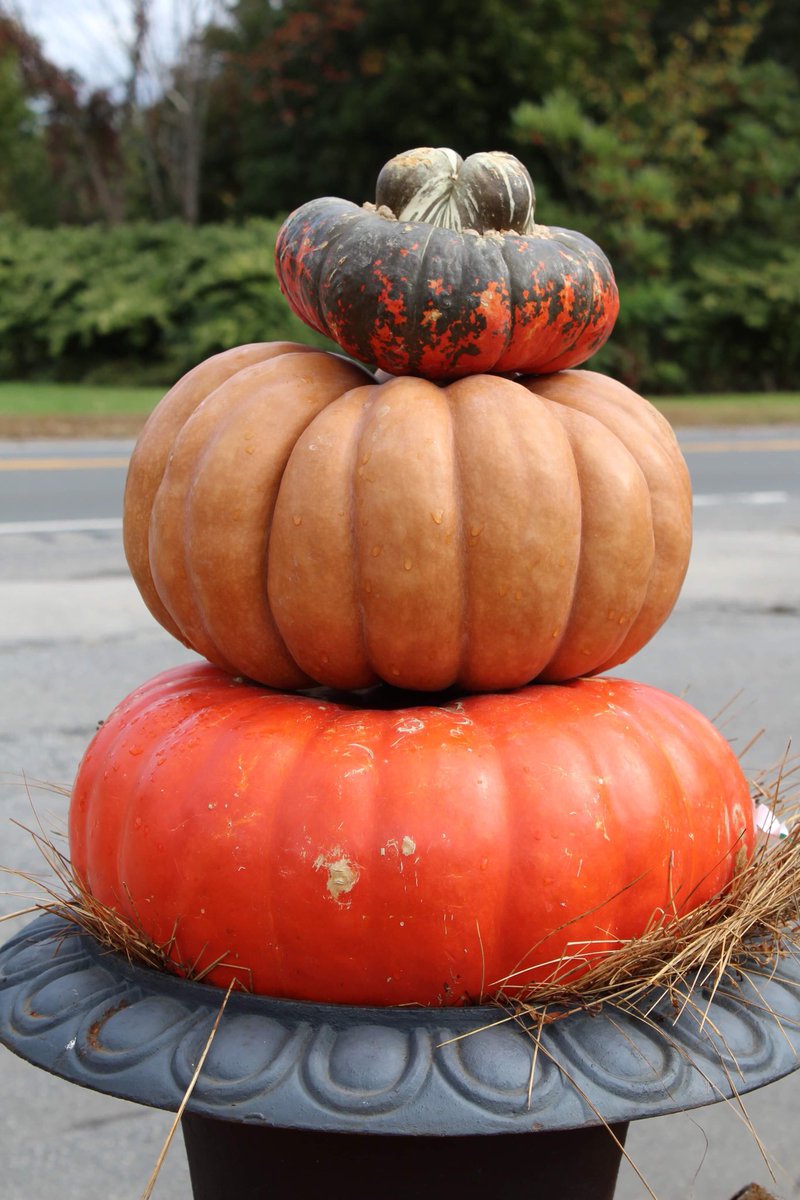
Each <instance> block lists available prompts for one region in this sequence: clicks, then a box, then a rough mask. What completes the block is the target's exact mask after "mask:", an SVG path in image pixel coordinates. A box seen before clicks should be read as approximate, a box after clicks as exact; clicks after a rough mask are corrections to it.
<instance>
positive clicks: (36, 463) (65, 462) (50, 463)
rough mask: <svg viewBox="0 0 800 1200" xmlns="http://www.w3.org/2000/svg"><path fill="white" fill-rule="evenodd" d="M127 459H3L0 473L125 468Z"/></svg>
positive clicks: (0, 464) (0, 461)
mask: <svg viewBox="0 0 800 1200" xmlns="http://www.w3.org/2000/svg"><path fill="white" fill-rule="evenodd" d="M127 465H128V459H127V457H119V458H4V459H0V471H91V470H98V469H100V468H103V469H106V470H107V469H108V468H109V467H127Z"/></svg>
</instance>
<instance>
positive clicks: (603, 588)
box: [532, 393, 655, 680]
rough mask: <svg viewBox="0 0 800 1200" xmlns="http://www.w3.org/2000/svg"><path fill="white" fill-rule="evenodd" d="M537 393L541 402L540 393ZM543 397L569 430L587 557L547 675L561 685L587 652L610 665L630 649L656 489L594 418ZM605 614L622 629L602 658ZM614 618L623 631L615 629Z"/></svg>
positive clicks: (647, 572)
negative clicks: (589, 500) (625, 644)
mask: <svg viewBox="0 0 800 1200" xmlns="http://www.w3.org/2000/svg"><path fill="white" fill-rule="evenodd" d="M532 395H536V396H537V399H539V397H538V393H532ZM540 399H541V403H543V404H544V405H546V406H547V408H548V410H549V411H550V412H551V413H552V415H553V417H554V419H555V420H557V421H558V422H559V424H561V425H562V427H563V428H564V431H565V433H566V435H567V438H568V440H569V443H570V450H571V453H572V456H573V458H574V460H575V464H576V471H577V474H578V479H579V482H580V488H579V498H580V503H581V517H580V527H581V533H580V556H579V559H578V564H577V569H576V578H575V586H574V590H573V594H572V602H571V606H570V610H569V613H568V614H567V617H566V620H565V622H564V626H563V629H562V632H561V636H560V637H559V639H558V641H557V643H556V645H555V647H554V650H553V654H552V656H551V658H550V660H549V661H548V663H547V665H546V667H545V668H544V670H543V671H542V673H541V676H540V678H541V679H543V680H558V679H566V678H575V677H577V676H580V675H584V674H585V673H586V670H587V667H588V664H587V662H586V660H585V658H583V660H582V657H581V655H582V653H583V654H590V655H591V656H592V657H593V658H594V659H595V661H596V660H597V659H598V656H599V658H600V660H601V661H604V660H605V659H607V658H609V657H610V656H611V655H613V654H614V652H615V651H616V650H617V649H618V648H619V646H620V645H621V644H622V642H623V641H624V639H625V638H626V636H627V635H628V632H629V631H630V629H631V627H632V626H633V624H634V622H635V621H636V619H637V618H638V616H639V614H640V612H641V609H642V606H643V604H644V602H645V598H646V595H647V589H648V586H649V580H650V576H651V574H652V569H653V562H654V559H655V540H654V537H653V531H652V512H651V506H650V491H649V488H648V486H647V481H646V479H645V477H644V474H643V472H642V470H641V467H640V466H639V464H638V462H637V461H636V458H635V457H634V455H633V454H631V452H630V451H629V449H628V448H627V447H626V446H624V445H623V444H622V443H621V442H620V440H619V439H618V438H616V437H615V436H614V435H613V434H612V432H611V431H610V430H609V429H607V427H606V426H604V425H603V423H602V422H601V421H598V420H597V419H596V418H595V417H594V416H592V415H590V414H589V413H584V412H581V411H579V410H574V409H568V408H566V407H565V406H563V405H559V404H558V403H556V402H555V401H551V400H547V399H546V398H544V397H541V398H540ZM598 443H599V445H598ZM602 489H605V495H603V491H602ZM637 491H638V493H639V494H638V495H637V494H635V493H636V492H637ZM632 493H633V494H632ZM587 494H590V495H591V496H592V503H591V505H587V503H586V496H587ZM615 555H616V561H615V559H614V556H615ZM623 585H624V586H623ZM601 612H602V614H603V621H604V625H603V628H605V629H606V630H608V629H609V628H612V629H613V631H614V632H613V636H612V637H610V638H609V636H608V634H606V637H605V642H606V646H605V650H604V652H602V653H601V652H600V650H599V648H598V642H599V641H600V637H601V635H600V632H599V625H598V620H599V617H600V614H601ZM612 621H613V622H616V627H614V626H611V625H610V622H612ZM582 629H583V630H584V632H581V630H582ZM587 641H588V643H589V648H588V649H585V650H583V651H582V650H581V645H580V643H581V642H583V643H584V645H585V644H586V642H587Z"/></svg>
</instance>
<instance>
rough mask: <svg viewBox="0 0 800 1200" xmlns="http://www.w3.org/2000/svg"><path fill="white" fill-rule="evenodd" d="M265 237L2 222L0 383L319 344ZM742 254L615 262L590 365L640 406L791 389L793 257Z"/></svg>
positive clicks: (164, 379) (268, 229)
mask: <svg viewBox="0 0 800 1200" xmlns="http://www.w3.org/2000/svg"><path fill="white" fill-rule="evenodd" d="M277 229H278V222H277V221H266V220H256V219H253V220H249V221H247V222H246V223H244V224H241V225H233V224H229V225H205V226H201V227H200V228H196V229H193V228H190V227H189V226H186V225H183V224H180V223H179V222H165V223H161V224H147V223H139V224H134V225H127V226H122V227H119V228H114V229H106V228H102V227H99V226H93V227H90V228H77V227H74V226H69V227H61V228H59V229H54V230H44V229H33V228H28V227H27V226H24V225H22V224H20V223H18V222H16V221H15V220H14V219H12V218H8V217H0V378H3V379H30V380H61V381H81V382H88V383H114V384H118V383H131V384H159V385H168V384H171V383H172V382H174V380H175V379H176V378H178V377H179V376H180V375H181V374H183V373H184V372H185V371H187V370H189V368H190V367H192V366H194V365H195V364H196V363H197V362H200V361H201V360H202V359H204V358H207V357H208V356H209V355H210V354H215V353H216V352H217V351H219V350H224V349H227V348H228V347H230V346H234V345H237V344H242V343H245V342H252V341H271V340H274V339H282V338H287V339H290V340H293V341H304V342H307V343H311V344H314V345H322V346H324V345H328V346H329V345H330V343H328V342H326V341H325V340H324V339H323V338H321V337H319V336H318V335H316V334H314V333H312V332H311V330H309V329H307V328H306V326H305V325H303V324H302V322H300V321H299V320H298V319H297V318H296V317H294V316H293V315H292V313H291V312H290V311H289V307H288V305H287V304H286V301H285V300H284V299H283V297H282V296H281V294H280V290H279V288H278V284H277V280H276V278H275V271H274V267H273V260H272V255H273V247H274V244H275V235H276V233H277ZM588 232H589V233H592V232H593V231H592V230H588ZM751 257H753V256H751ZM754 257H756V259H757V260H758V262H759V266H758V267H756V266H754V265H753V264H752V262H751V261H749V260H748V261H746V262H741V261H737V254H736V248H735V247H734V248H732V249H731V252H730V254H729V255H728V257H727V258H725V257H723V256H722V255H721V254H718V255H716V256H712V255H710V254H709V256H708V257H707V258H705V259H698V261H696V262H695V263H693V264H692V267H691V270H690V271H689V272H688V273H687V277H686V278H685V279H680V280H674V279H672V278H671V277H670V276H667V277H666V278H665V277H662V278H658V276H657V275H652V274H651V275H648V274H647V273H646V272H641V273H639V274H637V275H636V279H635V280H634V279H626V278H625V270H624V263H623V264H621V265H622V266H623V272H622V275H621V278H620V280H619V282H620V290H621V295H622V308H621V313H620V318H619V321H618V323H617V326H616V329H615V331H614V333H613V334H612V337H611V340H610V342H609V343H608V345H607V346H606V347H604V348H603V350H601V352H600V354H599V355H598V356H597V358H596V359H594V360H592V364H591V365H592V366H593V367H594V368H595V369H597V370H606V371H608V372H610V373H611V374H613V375H615V376H616V377H617V378H621V379H624V380H625V381H626V382H627V383H629V384H631V386H633V387H637V388H639V389H640V390H642V391H644V392H650V393H652V394H655V393H659V392H661V393H664V392H667V393H673V394H674V393H680V392H700V391H704V392H714V391H722V392H724V391H730V392H741V391H746V392H753V391H759V390H761V389H774V388H778V389H781V388H784V389H786V388H788V389H793V388H796V384H797V376H798V373H800V336H798V333H797V329H798V320H800V251H799V250H798V249H797V248H796V247H781V246H780V245H769V246H765V247H763V248H762V249H761V252H760V253H759V254H758V255H755V256H754ZM614 258H615V256H614V254H613V253H612V261H613V260H614Z"/></svg>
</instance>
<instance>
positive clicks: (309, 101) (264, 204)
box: [205, 0, 577, 214]
mask: <svg viewBox="0 0 800 1200" xmlns="http://www.w3.org/2000/svg"><path fill="white" fill-rule="evenodd" d="M574 2H575V3H577V0H574ZM572 5H573V0H522V3H520V0H483V2H482V3H481V4H470V5H464V4H463V3H462V2H461V0H439V3H438V4H437V6H436V13H435V19H432V17H431V9H430V4H429V3H428V0H406V2H405V3H403V4H401V5H387V4H386V3H385V0H286V2H285V3H283V4H281V5H270V4H265V3H263V0H236V2H235V3H233V4H232V6H231V10H230V15H231V24H230V27H229V28H227V29H224V30H219V31H218V32H217V33H216V34H215V35H214V40H215V44H216V45H217V46H218V47H219V48H220V51H221V52H222V54H223V64H222V66H221V69H220V74H219V77H218V78H217V80H216V81H215V87H214V91H213V95H212V103H211V117H210V130H209V139H210V145H209V178H208V189H207V191H206V193H205V199H206V205H207V207H206V211H207V212H208V213H217V214H222V213H223V212H225V211H234V212H237V213H246V212H262V213H274V212H277V211H281V210H284V211H285V210H286V209H288V208H292V207H294V206H295V205H297V204H299V203H301V202H302V201H304V200H306V199H308V198H309V197H311V196H315V195H324V194H326V193H327V194H334V195H341V196H345V197H347V198H349V199H352V200H356V201H361V200H365V199H369V198H370V195H371V192H372V189H373V187H374V182H375V178H376V175H377V172H378V170H379V169H380V167H381V165H382V164H383V163H384V162H385V161H386V160H387V159H388V158H390V157H392V155H394V154H396V153H398V152H399V151H401V150H407V149H409V148H410V147H412V146H415V145H450V146H453V147H454V148H455V149H457V150H458V151H459V152H460V153H462V154H469V153H472V152H473V151H475V150H486V149H511V148H512V140H511V130H510V123H509V114H510V112H511V109H512V107H514V105H515V104H516V103H518V102H519V101H521V100H522V99H523V98H525V97H526V96H529V95H530V86H531V80H532V79H536V80H538V81H541V83H542V85H545V86H547V85H550V84H552V83H553V82H554V79H555V76H554V74H553V67H552V64H551V63H550V59H549V51H548V44H549V36H550V33H549V28H548V26H549V24H552V23H555V24H556V25H558V24H559V23H561V24H563V22H564V14H565V12H568V11H569V9H570V8H571V6H572ZM521 10H522V12H523V13H524V12H525V11H526V10H530V11H534V10H535V11H536V13H537V14H538V17H539V18H540V19H537V21H535V22H534V21H529V20H525V19H524V17H521ZM545 29H547V30H548V32H547V34H545V33H544V30H545ZM532 64H536V65H535V67H534V66H533V65H532Z"/></svg>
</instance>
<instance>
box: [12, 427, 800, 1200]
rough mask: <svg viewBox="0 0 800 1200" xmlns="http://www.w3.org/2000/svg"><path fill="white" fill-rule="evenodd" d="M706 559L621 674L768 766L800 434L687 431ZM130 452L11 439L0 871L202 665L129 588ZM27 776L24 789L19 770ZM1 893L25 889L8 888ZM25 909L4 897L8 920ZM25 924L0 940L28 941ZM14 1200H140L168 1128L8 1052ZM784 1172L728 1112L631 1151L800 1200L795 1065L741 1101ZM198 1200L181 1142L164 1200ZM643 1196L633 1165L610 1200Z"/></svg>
mask: <svg viewBox="0 0 800 1200" xmlns="http://www.w3.org/2000/svg"><path fill="white" fill-rule="evenodd" d="M681 440H682V442H683V445H684V449H685V451H686V455H687V461H688V463H689V466H690V470H691V472H692V478H693V484H694V491H695V546H694V552H693V557H692V566H691V567H690V571H689V575H688V577H687V580H686V584H685V586H684V590H683V593H682V596H681V599H680V601H679V603H678V606H677V607H676V610H675V612H674V613H673V615H672V617H671V618H670V620H669V622H668V623H667V624H666V626H665V627H664V628H663V629H662V630H661V631H660V632H659V634H658V635H657V636H656V637H655V638H654V639H653V641H652V642H651V643H650V644H649V646H647V647H646V648H645V649H644V650H643V651H641V652H640V653H639V654H638V655H637V656H636V657H635V658H634V659H633V660H631V662H630V663H628V664H626V665H625V667H624V668H622V669H620V670H619V673H621V674H626V675H628V676H630V677H633V678H637V679H641V680H643V681H645V682H648V683H652V684H655V685H656V686H659V687H663V688H665V689H667V690H669V691H673V692H676V693H680V694H684V695H685V696H686V697H687V699H689V701H690V702H691V703H693V704H694V705H695V706H696V707H697V708H699V709H700V710H701V711H703V712H705V713H706V714H707V715H708V716H712V717H713V716H715V715H716V714H718V713H719V712H720V711H721V710H723V709H725V712H724V715H723V716H721V717H720V718H719V723H720V725H721V726H722V727H723V729H724V732H725V733H726V736H728V737H729V738H730V739H731V740H732V741H733V742H734V744H735V745H736V746H737V747H738V748H742V747H744V746H745V745H746V744H747V743H748V742H749V741H750V739H751V737H752V735H753V734H755V733H757V732H758V730H759V729H761V728H764V729H765V731H766V732H765V733H764V734H763V736H762V737H761V738H760V740H759V741H757V742H756V744H755V745H754V747H753V748H752V749H751V750H750V751H749V753H748V754H747V755H746V758H745V762H746V764H747V765H748V768H749V769H750V770H756V769H758V768H759V767H761V766H767V765H768V764H769V763H771V762H774V761H776V760H777V759H778V758H779V757H780V755H781V754H782V753H783V752H784V750H785V748H786V744H787V742H788V741H789V740H790V738H792V737H793V736H794V738H795V744H797V738H798V735H799V734H800V624H799V623H798V614H800V428H792V429H785V428H781V429H777V430H776V429H756V430H753V429H748V430H719V429H715V430H692V431H691V432H690V433H686V434H685V435H682V438H681ZM129 451H130V443H125V442H114V443H109V442H100V443H85V442H84V443H73V442H70V443H42V442H35V443H13V444H10V443H5V444H2V443H0V679H2V681H3V685H2V688H0V751H2V761H1V762H0V771H1V772H2V775H0V784H1V785H2V791H0V797H2V815H3V819H2V820H0V863H2V864H6V865H8V866H11V865H12V864H13V866H14V867H15V868H18V869H22V870H29V871H36V870H38V869H39V866H40V864H39V861H38V859H37V856H36V852H35V850H34V849H33V847H32V845H31V843H30V840H29V839H28V838H27V837H26V835H25V834H24V833H23V832H22V831H21V830H20V829H19V828H18V827H17V826H16V825H13V824H11V822H12V821H14V820H16V821H19V822H22V823H23V824H25V825H30V824H31V821H32V819H33V818H32V812H31V807H30V802H29V794H28V793H30V795H31V796H32V797H33V800H34V802H35V805H36V809H37V811H38V813H39V815H40V816H41V817H42V818H43V820H44V822H45V824H46V827H47V828H52V829H59V828H63V825H64V818H65V813H66V800H65V798H64V797H63V796H62V795H60V794H57V793H54V792H53V791H52V790H47V789H39V788H38V787H37V784H36V781H49V782H50V783H56V784H64V785H69V783H70V781H71V779H72V777H73V775H74V772H75V768H76V766H77V763H78V760H79V758H80V756H81V754H82V753H83V750H84V749H85V747H86V744H87V742H88V740H89V738H90V737H91V734H92V732H93V730H94V728H95V726H96V723H97V721H98V720H99V719H101V718H102V717H104V716H105V715H106V714H107V712H108V711H109V710H110V708H111V707H113V705H114V704H115V703H116V702H117V701H118V700H119V699H121V698H122V696H123V695H125V694H126V693H127V692H128V691H130V690H131V689H132V688H133V687H135V686H136V685H137V684H138V683H140V682H142V680H143V679H145V678H147V677H148V676H150V675H153V674H155V673H156V672H157V671H160V670H163V669H165V668H166V667H168V666H171V665H173V664H175V663H178V662H181V661H186V660H188V659H189V658H190V657H191V656H190V655H189V653H188V652H187V651H185V650H184V649H183V648H182V647H181V646H179V645H178V644H177V643H176V642H174V641H173V640H172V639H171V638H170V637H169V636H168V635H167V634H166V633H164V632H163V631H162V630H161V629H160V628H159V627H158V626H157V625H156V624H155V622H154V621H153V620H152V618H151V617H150V615H149V613H147V611H146V610H145V608H144V605H143V604H142V602H141V600H140V599H139V597H138V593H137V592H136V589H135V588H134V586H133V584H132V582H131V581H130V579H129V578H128V575H127V570H126V567H125V562H124V557H123V555H122V550H121V541H120V505H121V496H122V488H123V484H124V474H125V463H126V461H127V456H128V453H129ZM23 774H24V775H25V776H26V778H27V781H28V786H27V790H26V787H25V786H24V785H23V782H22V776H23ZM7 887H8V888H9V892H11V891H17V890H24V889H22V885H21V884H19V881H15V880H14V879H13V878H12V877H11V876H9V877H8V880H7ZM25 903H26V901H25V899H24V898H18V897H16V896H14V895H11V894H6V895H5V896H0V912H5V913H9V912H13V911H15V910H16V909H18V908H21V907H23V906H24V904H25ZM19 923H20V922H19V921H16V920H13V921H11V922H9V923H8V924H7V925H6V926H4V927H3V929H2V931H0V939H2V940H4V938H5V935H6V934H7V933H8V934H10V932H11V931H12V929H14V928H16V927H17V925H18V924H19ZM0 1063H1V1064H2V1065H1V1066H0V1071H2V1075H0V1078H1V1079H2V1085H3V1086H2V1100H0V1106H1V1107H2V1113H3V1115H2V1120H0V1197H2V1200H73V1197H74V1198H75V1200H78V1197H80V1198H81V1200H83V1198H84V1197H86V1196H91V1197H103V1198H104V1200H135V1198H136V1197H138V1196H139V1195H140V1194H141V1192H142V1190H143V1188H144V1185H145V1182H146V1180H147V1177H148V1175H149V1173H150V1169H151V1166H152V1164H153V1163H154V1162H155V1159H156V1157H157V1154H158V1150H159V1148H160V1144H161V1140H162V1139H163V1136H164V1134H165V1132H166V1129H167V1127H168V1125H169V1120H170V1118H169V1117H168V1116H167V1115H166V1114H161V1113H154V1112H152V1111H150V1110H147V1109H142V1108H139V1107H137V1106H132V1105H128V1104H124V1103H122V1102H119V1101H115V1100H111V1099H108V1098H105V1097H102V1096H98V1095H95V1094H93V1093H90V1092H85V1091H82V1090H80V1089H77V1088H75V1087H73V1086H72V1085H69V1084H65V1083H62V1082H61V1081H59V1080H56V1079H54V1078H52V1077H50V1076H48V1075H46V1074H45V1073H43V1072H41V1071H37V1070H35V1069H34V1068H32V1067H29V1066H27V1065H26V1064H24V1063H22V1062H21V1061H19V1060H17V1059H15V1058H14V1057H13V1056H11V1055H9V1054H7V1053H5V1052H0ZM747 1109H748V1111H749V1113H750V1115H751V1117H752V1119H753V1123H754V1124H755V1126H756V1128H757V1129H758V1132H759V1134H760V1135H761V1137H762V1138H763V1140H764V1142H765V1144H766V1146H767V1148H768V1150H769V1152H770V1155H771V1156H772V1159H773V1160H774V1166H775V1169H776V1173H777V1177H778V1183H777V1184H773V1183H771V1182H770V1176H769V1173H768V1171H767V1168H766V1167H765V1165H764V1163H763V1160H762V1159H761V1157H760V1154H759V1151H758V1149H757V1146H756V1143H755V1141H754V1139H753V1138H752V1137H751V1136H750V1134H749V1133H747V1131H746V1130H745V1129H744V1128H743V1126H742V1123H741V1120H740V1117H739V1115H738V1114H737V1113H736V1112H735V1111H734V1109H733V1108H732V1107H731V1106H729V1105H724V1104H720V1105H716V1106H714V1107H713V1108H710V1109H705V1110H702V1111H699V1112H694V1113H689V1114H681V1115H678V1116H675V1117H666V1118H660V1119H658V1120H655V1121H648V1122H642V1123H640V1124H638V1125H635V1126H633V1127H632V1130H631V1134H630V1137H629V1152H630V1154H631V1156H632V1158H633V1159H634V1160H635V1162H636V1164H637V1166H638V1167H639V1169H640V1170H641V1171H642V1172H643V1173H644V1174H645V1176H646V1177H647V1179H648V1181H649V1183H650V1186H651V1187H652V1188H653V1190H654V1191H655V1193H656V1194H657V1196H658V1197H659V1200H688V1198H692V1197H694V1198H696V1200H729V1198H730V1197H731V1196H732V1195H733V1194H734V1193H735V1192H736V1191H737V1189H739V1188H741V1187H742V1186H743V1185H744V1184H745V1183H747V1182H748V1181H749V1180H751V1179H758V1180H759V1181H760V1182H761V1183H762V1184H763V1185H764V1186H766V1187H768V1188H769V1189H770V1190H772V1191H774V1192H776V1193H777V1194H779V1195H780V1196H781V1197H783V1198H784V1200H800V1154H798V1153H797V1135H796V1126H797V1116H796V1115H795V1114H797V1113H800V1072H798V1074H797V1075H796V1076H791V1077H789V1078H788V1079H787V1080H784V1081H780V1082H778V1083H776V1084H773V1085H771V1086H770V1087H768V1088H765V1089H763V1090H762V1091H760V1092H758V1093H756V1094H755V1095H753V1096H752V1097H750V1098H749V1100H748V1102H747ZM154 1195H155V1197H156V1198H157V1200H158V1198H159V1197H160V1198H161V1200H188V1197H189V1196H190V1188H189V1182H188V1172H187V1170H186V1166H185V1160H184V1155H183V1151H182V1148H181V1146H180V1144H178V1145H177V1146H175V1147H174V1148H173V1150H172V1152H171V1154H170V1155H169V1157H168V1159H167V1163H166V1166H165V1167H164V1170H163V1171H162V1174H161V1177H160V1180H159V1183H158V1184H157V1186H156V1190H155V1193H154ZM646 1195H647V1193H646V1191H645V1189H644V1188H643V1186H642V1184H641V1183H640V1182H639V1181H638V1180H637V1178H636V1176H635V1174H634V1173H633V1171H632V1170H631V1169H630V1168H628V1167H623V1170H622V1174H621V1178H620V1185H619V1188H618V1191H617V1200H640V1197H641V1198H643V1197H645V1196H646Z"/></svg>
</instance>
